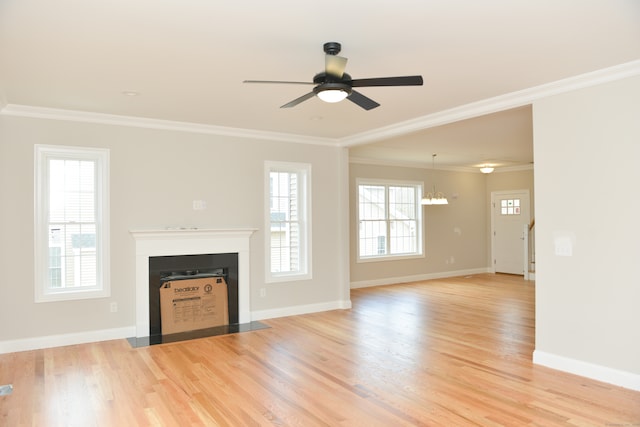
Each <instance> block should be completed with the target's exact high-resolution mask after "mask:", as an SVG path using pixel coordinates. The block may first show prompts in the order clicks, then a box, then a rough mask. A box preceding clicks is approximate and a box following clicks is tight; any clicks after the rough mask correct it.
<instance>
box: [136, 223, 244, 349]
mask: <svg viewBox="0 0 640 427" xmlns="http://www.w3.org/2000/svg"><path fill="white" fill-rule="evenodd" d="M255 231H256V229H255V228H237V229H236V228H230V229H168V230H157V229H156V230H130V231H129V232H130V233H131V235H132V236H133V238H134V239H135V244H136V277H135V284H136V288H135V291H136V337H147V336H149V257H152V256H165V255H191V254H216V253H235V252H237V253H238V317H239V323H248V322H249V319H250V318H251V298H250V292H251V274H250V273H251V268H250V265H251V264H250V257H251V244H250V239H251V235H252V234H253V233H254V232H255Z"/></svg>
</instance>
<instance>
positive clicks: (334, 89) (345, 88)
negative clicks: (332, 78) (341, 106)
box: [313, 83, 351, 103]
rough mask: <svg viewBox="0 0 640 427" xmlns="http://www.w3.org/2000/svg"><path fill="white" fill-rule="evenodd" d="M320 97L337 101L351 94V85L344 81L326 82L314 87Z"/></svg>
mask: <svg viewBox="0 0 640 427" xmlns="http://www.w3.org/2000/svg"><path fill="white" fill-rule="evenodd" d="M313 91H314V92H315V94H316V95H318V98H320V99H321V100H323V101H324V102H329V103H336V102H340V101H342V100H343V99H345V98H346V97H347V96H349V95H351V87H350V86H349V85H346V84H344V83H324V84H321V85H319V86H316V87H315V88H313Z"/></svg>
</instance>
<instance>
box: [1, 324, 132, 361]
mask: <svg viewBox="0 0 640 427" xmlns="http://www.w3.org/2000/svg"><path fill="white" fill-rule="evenodd" d="M135 333H136V328H135V326H126V327H123V328H113V329H100V330H96V331H87V332H75V333H71V334H61V335H47V336H42V337H33V338H23V339H19V340H8V341H0V354H4V353H15V352H18V351H30V350H40V349H43V348H51V347H62V346H66V345H76V344H86V343H91V342H98V341H109V340H117V339H122V338H129V337H133V336H134V335H135Z"/></svg>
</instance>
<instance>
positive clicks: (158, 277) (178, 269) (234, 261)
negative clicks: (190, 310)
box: [149, 253, 239, 337]
mask: <svg viewBox="0 0 640 427" xmlns="http://www.w3.org/2000/svg"><path fill="white" fill-rule="evenodd" d="M196 274H215V275H219V276H223V277H224V279H225V281H226V282H227V298H228V305H229V325H235V324H238V323H239V315H238V311H239V307H238V254H237V253H225V254H199V255H172V256H153V257H149V336H150V337H160V336H162V323H161V322H162V319H161V318H160V286H161V284H162V279H163V278H164V277H168V276H176V275H180V276H191V275H196Z"/></svg>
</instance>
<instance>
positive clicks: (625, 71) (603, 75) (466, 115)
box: [340, 60, 640, 147]
mask: <svg viewBox="0 0 640 427" xmlns="http://www.w3.org/2000/svg"><path fill="white" fill-rule="evenodd" d="M638 74H640V60H635V61H631V62H627V63H625V64H620V65H616V66H613V67H609V68H604V69H601V70H597V71H592V72H590V73H585V74H580V75H577V76H573V77H569V78H566V79H562V80H557V81H555V82H551V83H546V84H542V85H539V86H534V87H531V88H527V89H523V90H519V91H516V92H511V93H507V94H505V95H500V96H495V97H493V98H487V99H483V100H481V101H477V102H472V103H469V104H465V105H461V106H459V107H455V108H451V109H448V110H443V111H438V112H436V113H433V114H428V115H426V116H422V117H418V118H416V119H413V120H407V121H405V122H401V123H396V124H393V125H390V126H386V127H382V128H377V129H372V130H370V131H367V132H362V133H359V134H356V135H352V136H349V137H346V138H342V139H340V145H341V146H343V147H353V146H356V145H362V144H368V143H370V142H374V141H380V140H384V139H388V138H393V137H396V136H399V135H405V134H408V133H412V132H417V131H420V130H423V129H429V128H432V127H436V126H441V125H446V124H449V123H453V122H457V121H460V120H466V119H470V118H473V117H479V116H482V115H485V114H490V113H497V112H499V111H505V110H509V109H512V108H517V107H522V106H524V105H529V104H531V103H532V102H533V101H535V100H537V99H541V98H546V97H549V96H553V95H558V94H561V93H565V92H570V91H573V90H576V89H581V88H585V87H590V86H596V85H599V84H602V83H607V82H610V81H615V80H621V79H624V78H627V77H632V76H635V75H638Z"/></svg>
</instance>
